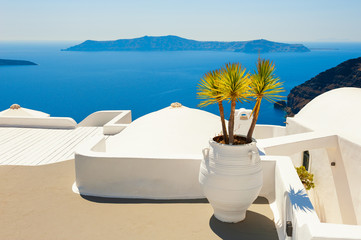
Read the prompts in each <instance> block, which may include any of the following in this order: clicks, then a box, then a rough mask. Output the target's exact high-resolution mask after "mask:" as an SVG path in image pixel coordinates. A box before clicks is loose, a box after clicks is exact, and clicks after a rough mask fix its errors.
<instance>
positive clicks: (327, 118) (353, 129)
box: [294, 88, 361, 138]
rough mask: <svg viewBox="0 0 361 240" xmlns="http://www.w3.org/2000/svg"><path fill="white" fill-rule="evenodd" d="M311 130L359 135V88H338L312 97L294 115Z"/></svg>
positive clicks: (360, 124) (360, 111)
mask: <svg viewBox="0 0 361 240" xmlns="http://www.w3.org/2000/svg"><path fill="white" fill-rule="evenodd" d="M294 118H295V120H297V121H298V122H299V123H301V124H302V125H304V126H305V127H307V128H310V129H312V130H327V131H331V132H335V133H337V134H341V135H348V136H353V137H357V138H360V136H361V88H338V89H335V90H331V91H328V92H326V93H323V94H321V95H320V96H318V97H316V98H315V99H313V100H312V101H311V102H309V103H308V104H307V105H306V106H305V107H303V108H302V109H301V111H300V112H299V113H298V114H297V115H295V117H294Z"/></svg>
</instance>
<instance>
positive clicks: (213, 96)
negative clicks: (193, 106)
mask: <svg viewBox="0 0 361 240" xmlns="http://www.w3.org/2000/svg"><path fill="white" fill-rule="evenodd" d="M220 82H221V80H220V71H219V70H214V71H210V72H208V73H206V74H204V76H203V78H202V79H201V82H200V83H199V84H198V92H197V94H198V96H199V98H201V99H204V101H202V102H201V103H200V104H199V106H200V107H206V106H208V105H210V104H215V103H217V104H218V108H219V113H220V116H221V123H222V132H223V137H224V141H225V143H226V144H228V143H229V141H228V134H227V128H226V121H225V118H224V108H223V103H222V101H223V100H222V97H221V91H220Z"/></svg>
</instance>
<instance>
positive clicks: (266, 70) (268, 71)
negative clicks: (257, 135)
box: [247, 58, 285, 143]
mask: <svg viewBox="0 0 361 240" xmlns="http://www.w3.org/2000/svg"><path fill="white" fill-rule="evenodd" d="M274 72H275V65H274V64H273V62H272V61H270V60H265V59H261V58H258V61H257V69H256V70H255V72H254V74H252V75H251V84H250V88H251V95H252V97H253V98H254V99H255V100H256V104H255V105H254V108H253V111H252V116H253V119H252V123H251V126H250V128H249V131H248V133H247V143H250V142H252V135H253V131H254V128H255V127H256V123H257V120H258V115H259V110H260V107H261V102H262V99H263V98H264V99H266V100H267V101H269V102H276V101H277V100H279V99H280V98H282V96H281V95H279V94H280V93H281V92H284V91H285V90H284V88H283V87H282V85H283V83H282V82H280V81H279V80H280V79H279V78H278V77H276V76H275V74H274Z"/></svg>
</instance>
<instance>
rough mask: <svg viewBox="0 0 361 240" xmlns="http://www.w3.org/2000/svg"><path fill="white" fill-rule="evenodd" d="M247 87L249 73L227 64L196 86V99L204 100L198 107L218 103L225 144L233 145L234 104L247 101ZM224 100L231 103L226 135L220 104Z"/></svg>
mask: <svg viewBox="0 0 361 240" xmlns="http://www.w3.org/2000/svg"><path fill="white" fill-rule="evenodd" d="M249 85H250V78H249V73H246V69H244V68H242V66H241V65H240V64H238V63H233V64H230V63H229V64H226V65H225V66H224V67H222V68H221V69H220V70H215V71H211V72H208V73H206V74H205V75H204V77H203V78H202V79H201V82H200V83H199V85H198V92H197V94H198V97H199V98H201V99H204V101H203V102H201V103H200V104H199V106H200V107H205V106H208V105H210V104H214V103H218V107H219V112H220V116H221V122H222V132H223V139H224V143H226V144H233V142H234V114H235V110H236V103H237V102H241V103H243V102H245V101H247V100H248V99H249V97H250V91H249V90H250V89H249ZM224 100H228V101H229V102H231V113H230V117H229V122H228V134H227V129H226V124H225V118H224V109H223V104H222V101H224Z"/></svg>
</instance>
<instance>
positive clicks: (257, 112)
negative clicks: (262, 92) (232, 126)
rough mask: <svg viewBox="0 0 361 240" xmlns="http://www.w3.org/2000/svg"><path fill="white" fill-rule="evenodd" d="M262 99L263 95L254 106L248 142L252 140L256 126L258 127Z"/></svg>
mask: <svg viewBox="0 0 361 240" xmlns="http://www.w3.org/2000/svg"><path fill="white" fill-rule="evenodd" d="M261 101H262V97H258V98H257V102H256V105H255V106H254V109H253V119H252V123H251V126H250V128H249V130H248V133H247V143H251V142H252V135H253V131H254V129H255V127H256V123H257V119H258V114H259V109H260V108H261Z"/></svg>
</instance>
